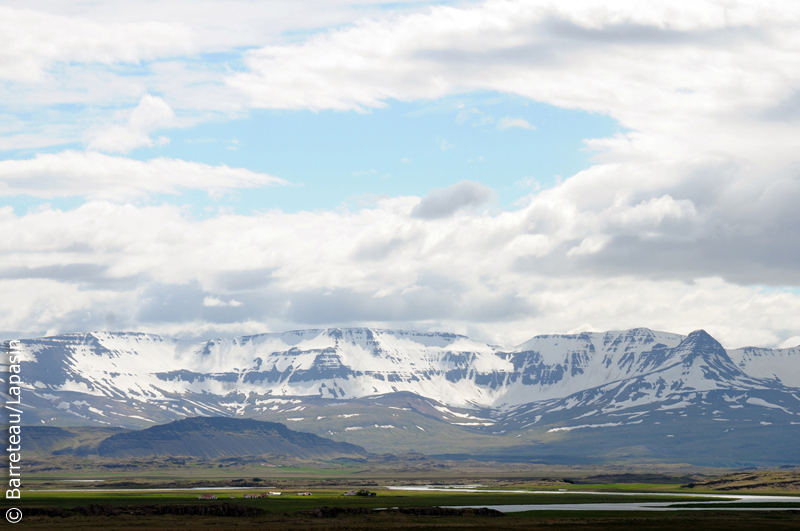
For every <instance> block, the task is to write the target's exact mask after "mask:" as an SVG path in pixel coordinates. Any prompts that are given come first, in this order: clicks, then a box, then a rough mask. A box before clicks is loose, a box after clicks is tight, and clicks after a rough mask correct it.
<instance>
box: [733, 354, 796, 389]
mask: <svg viewBox="0 0 800 531" xmlns="http://www.w3.org/2000/svg"><path fill="white" fill-rule="evenodd" d="M728 355H729V356H730V357H731V359H732V360H733V362H734V363H735V364H736V366H737V367H739V368H740V369H742V370H743V371H744V372H746V373H747V374H749V375H751V376H757V377H758V378H775V379H777V380H779V381H780V382H781V383H783V385H788V386H790V387H800V346H797V347H794V348H780V349H769V348H758V347H745V348H737V349H735V350H729V351H728Z"/></svg>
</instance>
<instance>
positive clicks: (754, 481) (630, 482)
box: [0, 454, 800, 531]
mask: <svg viewBox="0 0 800 531" xmlns="http://www.w3.org/2000/svg"><path fill="white" fill-rule="evenodd" d="M726 472H731V471H729V470H720V469H710V468H698V467H692V466H690V465H608V466H602V467H598V466H551V465H541V464H535V463H516V464H511V463H486V462H479V461H443V460H435V459H431V458H428V457H426V456H423V455H421V454H404V455H400V456H383V457H380V458H375V459H371V460H370V461H369V462H366V461H364V462H359V461H336V462H315V461H303V460H297V459H290V458H286V457H277V456H254V457H246V458H225V459H195V458H164V459H142V460H136V459H128V460H122V459H116V460H115V459H112V460H109V459H99V458H96V457H95V458H79V457H74V456H57V457H53V458H31V459H29V460H28V461H27V469H26V475H25V488H24V489H23V494H22V500H21V501H20V502H19V503H9V502H8V501H6V500H3V502H2V503H0V506H2V507H3V509H2V514H4V513H5V508H7V507H12V506H16V507H23V508H29V509H33V508H40V509H41V508H45V507H51V508H63V509H68V510H69V511H68V512H65V513H63V514H65V515H66V516H44V515H42V516H35V515H33V514H32V513H29V516H25V517H23V521H22V522H21V523H20V524H18V526H19V528H20V529H31V530H36V531H38V530H42V531H44V530H48V531H50V530H60V529H65V530H84V529H85V530H98V531H100V530H107V529H109V530H117V529H120V530H121V529H148V530H150V529H152V530H170V531H174V530H176V529H193V530H194V529H197V530H206V529H208V530H212V529H214V530H227V529H237V530H241V529H291V530H292V531H303V530H306V529H308V530H312V529H313V530H317V529H319V530H322V529H341V530H350V529H365V530H366V529H419V530H427V529H437V530H449V529H498V530H503V529H531V528H534V529H582V530H587V531H589V530H594V529H598V530H599V529H604V530H605V529H623V530H626V529H631V530H632V529H652V530H662V529H687V530H688V529H709V530H715V529H720V530H721V529H726V530H727V529H752V530H761V529H764V530H767V529H770V530H772V529H777V530H781V529H800V489H797V488H795V487H794V485H795V484H794V483H793V482H792V481H790V479H791V477H790V476H791V475H792V474H795V475H796V474H797V472H794V471H777V472H776V471H748V472H746V474H747V476H746V477H747V478H750V479H747V480H746V481H745V476H742V475H741V474H743V473H742V472H736V473H732V474H729V475H728V476H727V477H728V478H730V479H731V480H732V481H733V482H732V481H727V480H726V481H719V479H715V478H718V477H719V476H720V475H721V474H724V473H726ZM724 477H726V476H723V478H724ZM88 480H100V481H88ZM773 480H774V481H773ZM742 482H745V483H746V484H747V485H748V486H749V487H751V488H748V489H747V492H748V493H760V494H767V493H772V494H781V495H787V494H795V495H798V503H797V504H796V505H793V507H795V508H796V510H793V511H775V512H766V511H759V510H758V509H764V508H765V507H768V506H769V505H757V506H751V507H749V508H751V509H752V511H744V512H735V513H733V512H721V511H713V510H708V511H692V512H689V511H679V512H674V513H663V512H657V513H656V512H652V513H651V512H621V511H620V512H613V511H612V512H609V511H591V512H589V511H528V512H523V513H513V514H507V515H505V516H500V517H488V516H475V515H472V516H418V515H414V514H402V513H398V512H394V513H391V512H385V511H378V512H367V513H366V514H339V515H338V516H335V517H328V518H318V517H314V516H312V515H311V512H310V511H311V510H313V509H314V508H317V507H322V506H328V507H342V508H351V509H353V508H364V509H380V508H391V507H401V508H402V507H447V506H486V505H507V504H513V505H517V504H548V505H549V504H567V503H635V502H665V501H669V502H679V501H692V500H696V501H699V500H698V498H696V497H693V496H692V495H694V494H700V493H709V492H715V493H720V490H715V487H722V488H728V487H730V486H731V485H739V484H741V483H742ZM424 484H429V485H438V486H446V485H452V486H457V485H462V486H463V485H468V484H473V485H482V487H481V488H482V489H486V490H496V491H497V492H486V493H479V492H467V493H464V492H456V491H446V492H439V491H398V490H390V489H388V488H386V487H387V486H392V485H395V486H396V485H424ZM688 484H692V485H693V486H692V487H688V486H687V485H688ZM230 487H236V489H235V490H231V489H230ZM360 488H367V489H369V490H370V491H373V492H376V493H377V496H375V497H344V496H342V495H341V494H342V493H343V492H344V491H346V490H350V489H360ZM101 489H110V490H101ZM121 489H126V490H121ZM145 489H160V490H158V491H153V490H145ZM180 489H195V490H180ZM65 490H67V491H69V492H64V491H65ZM503 490H519V491H523V492H521V493H510V492H501V491H503ZM268 491H281V492H282V493H283V494H282V495H281V496H279V497H270V498H268V499H253V500H250V499H243V498H242V495H243V494H245V493H262V492H268ZM299 491H311V492H312V496H310V497H301V496H297V494H296V493H297V492H299ZM534 491H551V493H542V492H534ZM559 491H560V492H559ZM581 491H583V492H581ZM585 491H598V492H604V493H605V494H586V493H585ZM668 492H669V493H679V494H681V496H679V497H670V498H667V499H665V498H664V497H663V496H658V495H657V494H658V493H668ZM626 493H641V494H637V495H634V496H631V495H624V494H626ZM200 494H216V495H217V496H218V498H219V499H218V500H216V501H212V502H207V501H200V500H198V499H197V497H198V496H199V495H200ZM230 496H235V498H234V499H231V498H230ZM724 501H725V500H724V499H718V500H715V503H716V504H724ZM222 503H228V504H233V505H236V506H241V507H251V508H258V509H261V510H263V513H261V514H259V515H257V516H237V517H230V516H209V515H205V516H196V515H181V516H176V515H170V514H163V515H149V514H148V515H141V514H140V515H132V514H130V513H131V512H133V510H134V509H135V508H137V507H138V508H142V507H151V508H152V507H159V506H175V507H178V506H195V507H196V506H198V505H204V504H205V506H208V504H222ZM88 506H95V507H106V508H107V509H103V510H104V511H106V512H107V513H109V514H111V513H114V514H113V516H103V515H99V516H84V515H82V514H79V513H80V511H73V510H72V509H74V508H77V507H84V508H85V507H88ZM698 507H700V506H699V505H698ZM703 507H707V506H703ZM784 507H785V505H784ZM108 508H110V509H108ZM23 513H24V511H23ZM101 513H102V511H101Z"/></svg>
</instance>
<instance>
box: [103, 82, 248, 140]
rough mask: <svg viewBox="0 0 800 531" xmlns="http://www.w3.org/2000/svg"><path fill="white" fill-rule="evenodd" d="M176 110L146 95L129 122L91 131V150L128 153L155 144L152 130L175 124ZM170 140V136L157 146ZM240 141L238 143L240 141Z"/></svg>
mask: <svg viewBox="0 0 800 531" xmlns="http://www.w3.org/2000/svg"><path fill="white" fill-rule="evenodd" d="M174 121H175V112H174V111H173V110H172V108H171V107H170V106H169V105H168V104H167V102H165V101H164V100H163V99H161V98H158V97H155V96H151V95H150V94H144V95H143V96H142V99H141V100H140V101H139V105H138V106H137V107H136V108H135V109H134V110H133V111H132V112H131V114H130V116H129V117H128V120H127V123H126V124H125V125H112V126H108V127H105V128H101V129H99V130H97V131H93V132H92V133H90V140H89V149H92V150H96V151H105V152H107V153H127V152H129V151H131V150H133V149H136V148H138V147H142V146H147V147H152V146H153V145H154V142H153V139H151V138H150V132H151V131H154V130H158V129H162V128H165V127H169V126H171V125H173V124H174ZM167 143H169V139H168V138H166V137H163V136H162V137H160V138H158V139H157V140H156V141H155V144H156V145H161V146H163V145H165V144H167ZM236 143H238V142H236Z"/></svg>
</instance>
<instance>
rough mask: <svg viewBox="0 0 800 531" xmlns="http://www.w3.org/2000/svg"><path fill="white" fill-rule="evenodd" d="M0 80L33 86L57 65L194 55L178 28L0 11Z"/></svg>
mask: <svg viewBox="0 0 800 531" xmlns="http://www.w3.org/2000/svg"><path fill="white" fill-rule="evenodd" d="M0 34H2V35H3V39H2V41H0V79H5V80H10V81H18V82H23V83H35V82H39V81H41V80H42V79H43V78H44V76H45V72H46V70H47V68H49V67H50V66H51V65H53V64H54V63H56V62H59V61H63V62H79V63H101V64H105V65H109V64H114V63H139V62H141V61H144V60H148V59H154V58H157V57H164V56H170V55H172V56H174V55H184V54H187V53H191V52H193V51H194V50H195V49H196V48H195V46H194V44H193V35H192V32H191V31H190V30H189V28H187V27H186V26H185V25H183V24H181V23H179V22H171V23H163V22H137V23H119V22H112V23H98V22H93V21H89V20H86V19H83V18H76V17H67V16H61V15H54V14H50V13H46V12H42V11H34V10H31V9H14V8H11V7H5V6H0Z"/></svg>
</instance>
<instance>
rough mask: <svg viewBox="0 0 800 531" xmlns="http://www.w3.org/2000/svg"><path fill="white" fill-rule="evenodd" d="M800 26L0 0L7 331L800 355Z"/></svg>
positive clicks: (622, 16)
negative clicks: (399, 331) (792, 350)
mask: <svg viewBox="0 0 800 531" xmlns="http://www.w3.org/2000/svg"><path fill="white" fill-rule="evenodd" d="M798 27H800V4H798V3H791V2H777V1H776V2H769V1H765V0H758V1H754V2H739V1H735V0H726V1H718V2H714V1H702V0H693V1H691V2H675V1H674V0H670V1H665V2H641V1H614V0H603V1H571V2H564V1H552V2H548V1H488V2H466V1H465V2H425V1H422V2H421V1H409V2H403V1H392V2H381V1H374V0H373V1H370V0H349V1H343V0H342V1H339V0H335V1H334V0H286V1H282V0H274V1H252V0H238V1H237V0H226V1H224V2H223V1H216V0H159V1H141V0H140V1H137V2H131V1H113V0H108V1H98V2H85V1H82V0H81V1H77V0H58V1H56V0H25V1H24V2H23V1H14V0H3V1H2V2H0V35H2V39H0V235H2V237H0V249H2V252H0V336H2V337H5V338H10V337H30V336H40V335H45V334H47V335H52V334H57V333H66V332H77V331H90V330H130V331H142V332H154V333H159V334H164V335H169V336H174V337H183V338H211V337H216V336H232V335H242V334H253V333H261V332H269V331H281V330H287V329H298V328H308V327H315V328H318V327H325V326H364V325H366V326H378V327H384V328H410V329H420V330H437V331H451V332H457V333H463V334H467V335H470V336H472V337H474V338H476V339H482V340H485V341H490V342H493V343H498V344H503V345H515V344H518V343H521V342H523V341H524V340H526V339H528V338H530V337H531V336H533V335H536V334H542V333H567V332H578V331H584V330H593V331H604V330H612V329H625V328H632V327H640V326H643V327H649V328H653V329H658V330H664V331H671V332H678V333H689V332H691V331H692V330H695V329H699V328H703V329H705V330H707V331H708V332H709V333H711V334H712V335H714V336H715V337H717V338H718V339H719V340H720V341H722V343H723V344H724V345H725V346H726V347H739V346H744V345H760V346H773V347H774V346H782V347H789V346H796V345H798V344H800V207H799V205H800V32H798V30H797V28H798Z"/></svg>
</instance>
